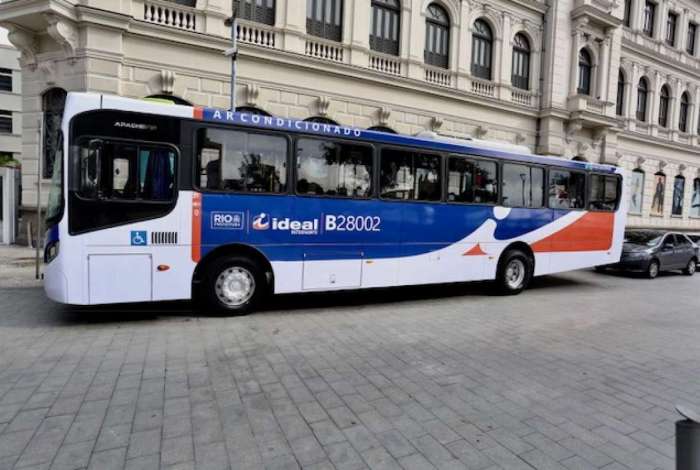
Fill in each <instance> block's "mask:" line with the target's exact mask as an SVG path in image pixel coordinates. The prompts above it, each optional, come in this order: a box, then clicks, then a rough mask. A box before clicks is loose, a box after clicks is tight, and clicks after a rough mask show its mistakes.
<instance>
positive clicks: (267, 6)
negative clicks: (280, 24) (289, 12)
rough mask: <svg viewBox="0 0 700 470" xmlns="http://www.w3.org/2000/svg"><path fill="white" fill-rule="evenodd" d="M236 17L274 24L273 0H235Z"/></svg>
mask: <svg viewBox="0 0 700 470" xmlns="http://www.w3.org/2000/svg"><path fill="white" fill-rule="evenodd" d="M234 7H235V8H236V9H237V10H236V13H237V14H238V18H241V19H244V20H249V21H255V22H256V23H263V24H270V25H273V24H275V0H235V1H234Z"/></svg>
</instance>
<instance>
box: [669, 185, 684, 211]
mask: <svg viewBox="0 0 700 470" xmlns="http://www.w3.org/2000/svg"><path fill="white" fill-rule="evenodd" d="M683 199H685V178H684V177H683V175H677V176H676V177H675V178H674V179H673V201H671V215H683Z"/></svg>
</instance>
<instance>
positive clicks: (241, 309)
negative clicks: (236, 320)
mask: <svg viewBox="0 0 700 470" xmlns="http://www.w3.org/2000/svg"><path fill="white" fill-rule="evenodd" d="M202 287H203V289H202V292H200V296H201V300H202V301H203V304H204V306H205V307H206V308H207V310H208V311H211V312H213V313H216V314H218V315H224V316H238V315H246V314H248V313H250V312H251V311H253V310H254V309H255V308H256V307H257V306H258V305H259V304H260V301H261V300H262V298H263V296H264V294H265V292H267V281H266V278H265V273H264V272H263V270H262V269H261V268H260V266H258V264H257V263H256V262H254V261H252V260H251V259H249V258H246V257H242V256H224V257H222V258H219V259H217V260H215V261H213V262H212V263H211V265H210V266H209V267H208V268H207V272H206V274H205V280H204V285H203V286H202Z"/></svg>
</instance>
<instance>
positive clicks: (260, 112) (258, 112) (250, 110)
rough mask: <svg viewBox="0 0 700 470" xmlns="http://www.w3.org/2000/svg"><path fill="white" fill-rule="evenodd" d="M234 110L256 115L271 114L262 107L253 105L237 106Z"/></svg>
mask: <svg viewBox="0 0 700 470" xmlns="http://www.w3.org/2000/svg"><path fill="white" fill-rule="evenodd" d="M236 112H237V113H248V114H256V115H258V116H272V114H270V113H268V112H267V111H265V110H264V109H260V108H256V107H255V106H237V107H236Z"/></svg>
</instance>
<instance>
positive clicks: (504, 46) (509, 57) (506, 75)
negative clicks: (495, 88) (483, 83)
mask: <svg viewBox="0 0 700 470" xmlns="http://www.w3.org/2000/svg"><path fill="white" fill-rule="evenodd" d="M501 17H502V18H503V37H502V38H501V44H500V48H499V49H500V50H499V51H498V53H499V55H500V56H501V67H500V82H501V83H503V84H508V85H510V81H511V80H510V76H511V73H512V70H513V34H512V26H511V22H512V18H511V16H510V15H508V14H506V13H503V14H502V15H501ZM530 49H534V44H533V45H532V47H531V48H530ZM495 78H497V77H494V79H495Z"/></svg>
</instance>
